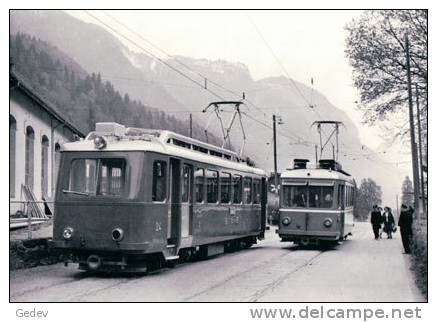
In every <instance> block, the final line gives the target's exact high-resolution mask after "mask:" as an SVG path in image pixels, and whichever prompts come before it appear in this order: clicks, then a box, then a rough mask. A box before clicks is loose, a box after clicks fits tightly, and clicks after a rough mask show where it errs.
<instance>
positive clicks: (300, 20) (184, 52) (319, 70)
mask: <svg viewBox="0 0 437 322" xmlns="http://www.w3.org/2000/svg"><path fill="white" fill-rule="evenodd" d="M68 13H70V14H72V15H73V16H75V17H77V18H80V19H82V20H84V21H87V22H92V23H96V24H98V22H96V21H95V20H93V18H92V17H90V16H88V15H86V13H84V12H82V11H68ZM361 14H362V11H359V10H337V11H336V10H329V11H316V10H312V11H308V10H287V11H284V10H279V11H250V10H249V11H247V10H246V11H217V10H214V11H159V10H155V11H105V12H102V11H93V15H96V16H98V17H99V18H100V19H102V20H104V21H106V22H108V23H109V24H110V25H113V26H117V29H119V30H120V31H122V32H123V33H125V34H126V35H130V37H132V38H134V39H136V41H138V42H139V43H141V45H142V46H144V47H146V48H147V49H148V50H151V51H152V52H154V53H158V54H159V55H160V56H161V57H163V55H162V54H161V53H159V52H157V51H156V50H154V49H153V47H151V46H150V44H147V43H146V42H144V41H143V40H141V39H140V38H138V37H136V36H135V35H133V34H132V33H130V32H129V31H128V30H123V27H121V26H120V25H117V23H116V22H115V21H114V20H111V18H109V17H108V16H107V15H110V16H112V17H115V18H116V19H117V20H118V21H120V22H122V23H123V24H124V25H126V26H128V27H129V28H130V29H132V30H134V31H135V32H137V33H139V34H140V35H141V36H142V37H144V38H145V39H147V40H148V41H150V42H151V43H153V44H155V45H157V46H158V47H160V48H162V49H164V50H165V51H166V52H168V53H170V54H171V55H180V56H188V57H193V58H207V59H211V60H216V59H224V60H227V61H230V62H241V63H243V64H245V65H246V66H248V68H249V70H250V72H251V75H252V77H253V78H254V79H260V78H264V77H270V76H281V75H282V76H285V75H284V71H283V70H282V69H281V67H280V66H279V64H278V63H277V61H276V60H275V58H274V56H273V55H272V53H271V51H270V50H269V48H268V47H267V45H266V44H265V42H267V43H268V46H269V47H270V48H271V50H272V51H273V52H274V54H275V55H276V56H277V57H278V59H279V61H280V62H281V64H282V65H283V66H284V67H285V69H286V70H287V73H288V74H289V75H290V76H291V77H292V78H293V79H295V80H297V81H299V82H301V83H304V84H306V85H310V81H311V78H313V80H314V85H313V86H314V88H315V89H316V90H318V91H319V92H321V93H322V94H323V95H325V96H326V97H327V98H328V100H329V101H330V102H331V103H333V104H334V105H335V106H336V107H338V108H340V109H342V110H344V111H345V112H346V113H347V114H348V115H349V117H350V118H351V119H352V120H353V122H354V123H355V124H356V126H357V128H358V130H359V134H360V138H361V140H362V142H365V144H366V145H367V146H369V147H370V148H372V149H374V150H375V151H377V152H380V156H381V157H382V158H383V159H385V160H386V161H390V160H389V159H387V157H386V156H387V155H390V156H391V158H393V156H395V157H396V159H397V160H400V161H404V160H408V155H406V154H405V152H402V153H399V154H398V152H400V151H401V150H402V149H401V145H400V144H395V145H392V146H391V148H388V147H387V146H388V142H385V141H384V140H383V139H382V138H381V137H380V136H381V134H382V132H381V131H380V130H379V129H378V128H377V127H369V126H366V125H363V124H362V123H361V119H362V113H361V112H360V111H359V110H357V108H356V102H357V101H358V100H359V96H358V92H357V90H356V89H355V88H354V86H353V80H352V68H351V66H350V65H349V62H348V59H347V57H346V56H345V53H344V52H345V48H346V41H345V39H346V35H347V32H346V30H345V26H346V24H347V23H348V22H350V21H351V20H352V19H354V18H358V17H359V16H360V15H361ZM257 30H258V31H259V32H258V31H257ZM260 34H261V35H262V36H260ZM263 38H264V40H265V42H264V40H263ZM121 40H122V39H121ZM126 45H128V46H129V47H130V48H131V49H132V50H138V49H136V48H133V47H132V45H130V44H128V43H126ZM383 151H387V152H389V153H383Z"/></svg>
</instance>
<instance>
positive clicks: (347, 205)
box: [345, 186, 349, 207]
mask: <svg viewBox="0 0 437 322" xmlns="http://www.w3.org/2000/svg"><path fill="white" fill-rule="evenodd" d="M345 206H346V207H349V187H348V186H346V202H345Z"/></svg>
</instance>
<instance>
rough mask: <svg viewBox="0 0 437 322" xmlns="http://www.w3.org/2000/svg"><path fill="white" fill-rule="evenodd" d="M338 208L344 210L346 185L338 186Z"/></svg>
mask: <svg viewBox="0 0 437 322" xmlns="http://www.w3.org/2000/svg"><path fill="white" fill-rule="evenodd" d="M337 204H338V208H339V209H340V208H343V204H344V185H339V186H338V199H337Z"/></svg>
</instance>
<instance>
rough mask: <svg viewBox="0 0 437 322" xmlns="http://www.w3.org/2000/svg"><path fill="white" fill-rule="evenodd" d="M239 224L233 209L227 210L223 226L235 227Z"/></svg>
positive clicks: (238, 218)
mask: <svg viewBox="0 0 437 322" xmlns="http://www.w3.org/2000/svg"><path fill="white" fill-rule="evenodd" d="M239 222H240V217H239V216H237V212H236V210H235V209H233V208H229V216H225V225H236V224H238V223H239Z"/></svg>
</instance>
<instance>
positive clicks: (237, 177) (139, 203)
mask: <svg viewBox="0 0 437 322" xmlns="http://www.w3.org/2000/svg"><path fill="white" fill-rule="evenodd" d="M9 216H10V217H9V224H10V229H9V301H10V302H12V303H25V302H26V303H27V302H31V303H35V302H45V303H51V302H183V303H185V302H208V303H209V302H214V303H216V302H250V303H251V302H265V303H270V302H286V303H290V302H292V303H307V302H354V303H355V302H366V303H367V302H384V303H388V302H390V303H393V302H396V303H404V302H410V303H427V302H428V10H427V9H414V10H413V9H409V10H392V9H385V10H382V9H379V10H369V9H366V10H104V9H102V10H23V9H21V10H9ZM17 312H18V311H17ZM261 313H262V312H261ZM261 313H259V312H258V313H253V312H252V311H251V314H252V318H255V317H259V318H261V317H262V315H261ZM17 314H18V313H17ZM20 314H21V313H20ZM23 314H24V313H23ZM254 314H255V315H254ZM257 314H258V315H259V316H258V315H257ZM17 316H18V315H17Z"/></svg>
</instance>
